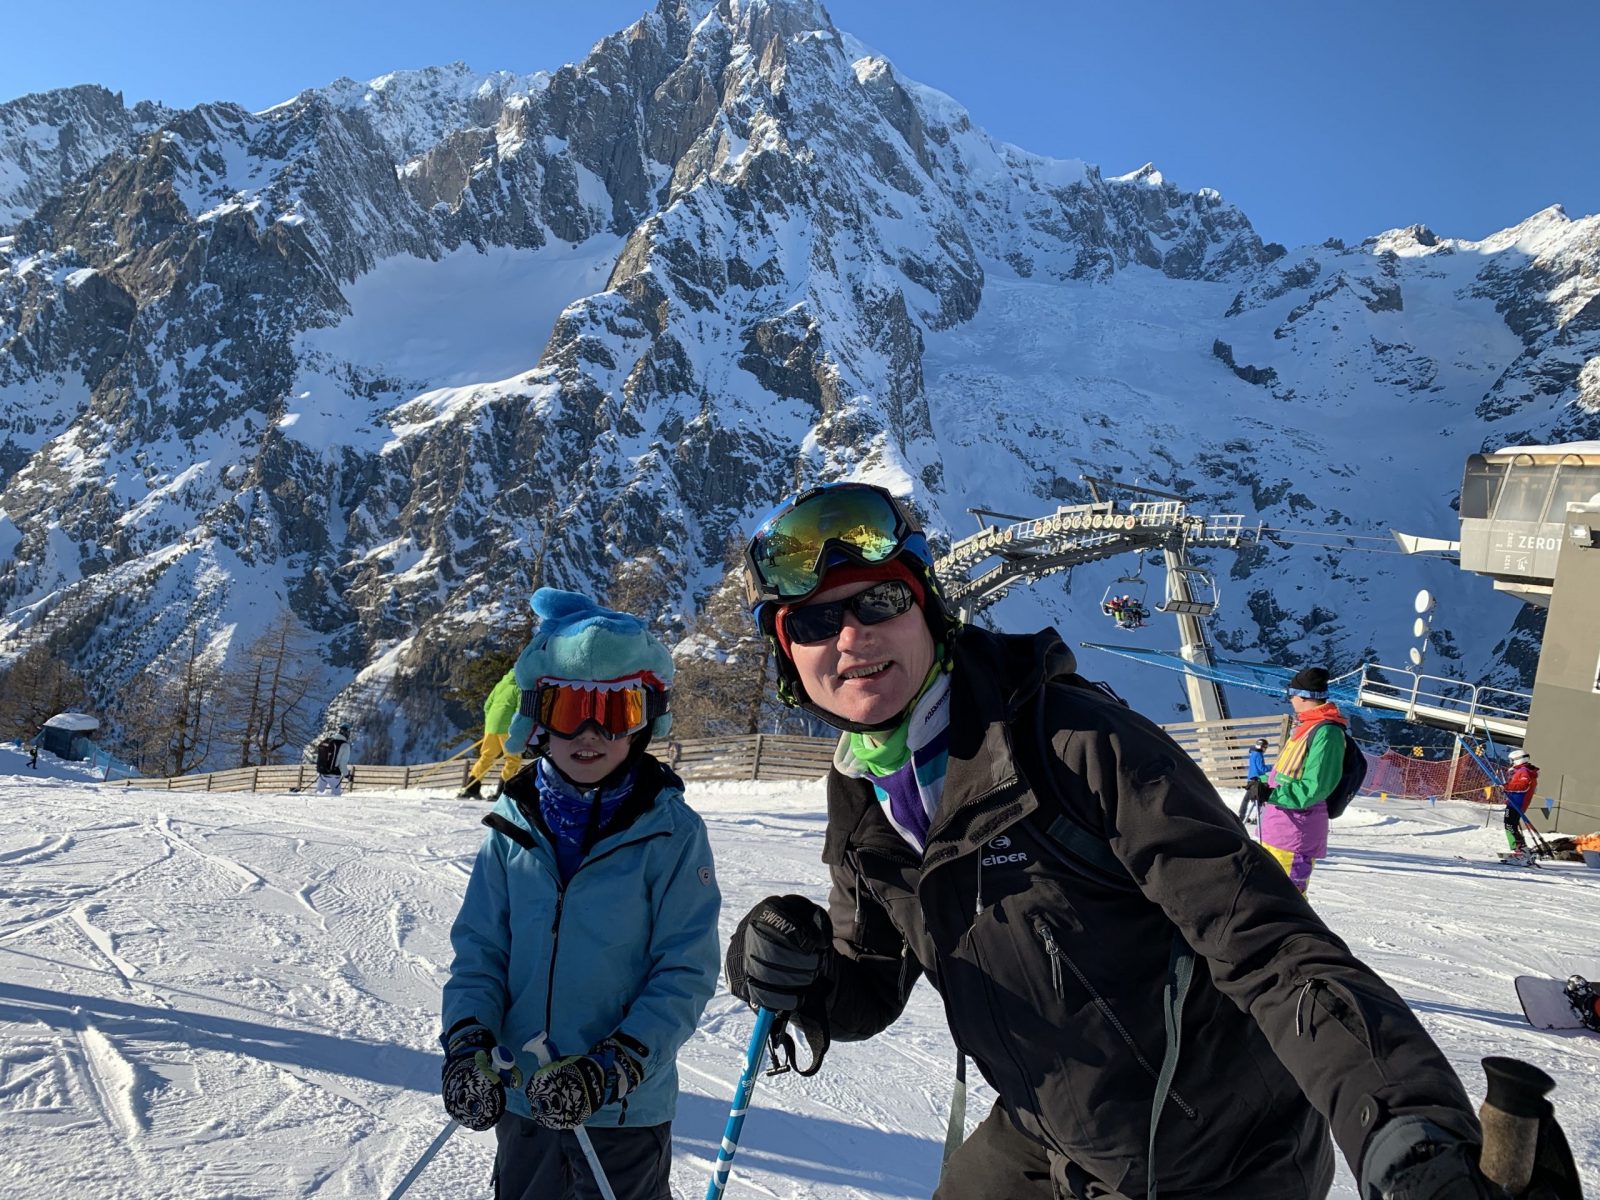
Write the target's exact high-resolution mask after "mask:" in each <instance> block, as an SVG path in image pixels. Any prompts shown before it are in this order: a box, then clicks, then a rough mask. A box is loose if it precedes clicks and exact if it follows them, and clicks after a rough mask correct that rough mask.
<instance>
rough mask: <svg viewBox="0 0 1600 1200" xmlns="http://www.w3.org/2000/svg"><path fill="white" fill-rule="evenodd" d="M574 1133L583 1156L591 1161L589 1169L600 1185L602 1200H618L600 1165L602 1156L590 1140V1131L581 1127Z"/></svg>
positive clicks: (575, 1129) (574, 1130)
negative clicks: (596, 1151)
mask: <svg viewBox="0 0 1600 1200" xmlns="http://www.w3.org/2000/svg"><path fill="white" fill-rule="evenodd" d="M572 1132H573V1135H574V1136H575V1137H577V1139H578V1147H579V1148H580V1149H581V1150H582V1151H583V1156H584V1157H585V1158H587V1159H588V1160H589V1169H590V1170H591V1171H593V1172H594V1181H595V1182H596V1183H597V1184H599V1185H600V1195H601V1197H602V1200H617V1194H616V1193H615V1192H613V1191H612V1190H611V1181H610V1180H609V1179H607V1178H606V1172H605V1168H604V1167H602V1166H601V1165H600V1156H599V1155H598V1154H596V1153H595V1152H594V1143H593V1142H591V1141H590V1140H589V1131H588V1130H587V1129H585V1128H584V1127H583V1126H582V1125H579V1126H577V1127H576V1128H574V1129H573V1131H572Z"/></svg>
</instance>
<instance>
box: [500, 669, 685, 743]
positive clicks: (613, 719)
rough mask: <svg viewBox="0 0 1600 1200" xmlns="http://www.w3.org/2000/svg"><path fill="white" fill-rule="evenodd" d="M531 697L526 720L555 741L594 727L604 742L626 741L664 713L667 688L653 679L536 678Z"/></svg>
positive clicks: (575, 735)
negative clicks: (535, 724)
mask: <svg viewBox="0 0 1600 1200" xmlns="http://www.w3.org/2000/svg"><path fill="white" fill-rule="evenodd" d="M523 696H524V701H525V702H526V700H527V699H528V698H530V697H531V699H532V712H530V713H529V714H528V715H529V716H531V717H532V718H533V719H534V721H535V722H536V723H537V724H538V725H539V727H540V728H542V729H544V730H545V731H546V732H548V733H553V734H555V735H556V736H557V737H564V738H571V737H577V736H578V734H580V733H582V732H583V730H584V729H585V728H586V727H588V726H591V725H592V726H594V728H595V729H596V730H597V731H598V732H599V734H600V736H601V737H603V738H605V739H606V740H608V741H615V740H616V739H618V738H625V737H631V736H632V735H634V734H636V733H638V732H639V731H640V730H642V729H644V728H645V727H646V726H647V725H649V724H650V723H651V722H652V721H654V720H655V719H656V718H657V717H659V716H662V715H663V714H664V713H665V712H666V711H667V694H666V689H665V688H664V687H663V686H662V684H661V681H660V680H659V679H657V678H656V677H655V676H654V675H649V674H646V675H643V676H637V675H636V676H633V677H631V678H628V679H612V680H604V681H597V680H593V679H582V680H569V679H541V680H540V681H539V682H538V684H537V686H535V687H534V689H533V690H532V691H530V692H524V693H523Z"/></svg>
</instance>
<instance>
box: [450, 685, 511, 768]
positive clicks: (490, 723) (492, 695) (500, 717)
mask: <svg viewBox="0 0 1600 1200" xmlns="http://www.w3.org/2000/svg"><path fill="white" fill-rule="evenodd" d="M521 700H522V692H521V690H520V689H519V688H518V687H517V677H516V671H515V670H510V671H507V672H506V673H505V674H504V675H502V676H501V677H500V682H499V683H497V684H495V685H494V687H493V688H491V689H490V691H489V696H488V698H487V699H486V700H484V702H483V741H481V742H479V743H478V745H479V746H480V747H481V748H482V750H481V753H479V755H478V761H477V762H475V763H473V764H472V770H470V771H468V772H467V786H466V787H464V788H462V789H461V790H460V791H459V792H457V793H456V799H457V800H476V799H478V798H480V797H482V795H483V781H484V779H485V778H486V777H487V776H488V774H489V772H490V771H491V770H493V769H494V764H495V760H496V759H499V758H500V757H501V756H504V757H505V760H506V762H505V766H504V767H503V768H501V771H500V780H501V782H502V783H504V782H505V780H507V779H510V778H511V777H512V776H513V775H515V774H516V773H517V772H518V771H520V770H522V755H520V754H506V752H505V750H506V735H507V734H508V733H510V732H511V718H512V717H514V716H516V715H517V705H518V704H519V703H520V702H521Z"/></svg>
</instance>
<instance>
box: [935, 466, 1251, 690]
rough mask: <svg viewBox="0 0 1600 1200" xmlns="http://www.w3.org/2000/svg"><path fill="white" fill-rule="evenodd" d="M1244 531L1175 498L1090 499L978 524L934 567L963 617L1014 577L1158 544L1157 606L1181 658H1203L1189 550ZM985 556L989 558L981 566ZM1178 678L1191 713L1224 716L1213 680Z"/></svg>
mask: <svg viewBox="0 0 1600 1200" xmlns="http://www.w3.org/2000/svg"><path fill="white" fill-rule="evenodd" d="M1095 482H1099V481H1091V487H1092V485H1093V483H1095ZM1134 490H1145V491H1148V489H1134ZM1158 494H1159V493H1158ZM988 515H995V516H999V515H1002V514H988ZM1244 533H1245V530H1244V517H1243V515H1242V514H1240V513H1226V514H1204V515H1202V514H1195V513H1191V512H1190V511H1189V507H1188V505H1187V503H1185V502H1184V501H1183V500H1180V499H1175V498H1174V499H1163V500H1155V501H1136V502H1134V503H1132V504H1129V505H1127V506H1126V507H1119V506H1118V505H1117V503H1116V502H1115V501H1114V500H1099V499H1096V500H1095V501H1093V502H1092V503H1089V504H1073V505H1064V506H1062V507H1059V508H1057V509H1056V511H1055V512H1053V513H1051V514H1050V515H1048V516H1044V517H1037V518H1033V519H1025V518H1023V519H1013V520H1012V523H1011V524H1007V525H991V526H988V527H986V528H984V529H981V530H979V531H978V532H977V533H975V534H972V535H971V536H970V537H965V538H962V539H961V540H960V541H958V542H956V543H955V544H954V545H952V546H951V547H950V551H949V553H947V554H945V555H943V556H942V557H941V558H940V559H939V560H938V561H937V562H936V563H935V564H934V571H935V573H936V574H937V575H938V577H939V582H940V586H941V587H943V589H944V593H945V597H946V599H947V600H948V601H949V603H950V606H951V607H952V608H953V609H955V610H956V612H957V613H958V614H959V615H960V617H961V619H962V620H963V621H970V620H971V619H972V618H973V617H974V616H976V615H977V614H978V613H980V612H982V611H983V610H984V609H986V608H988V607H989V606H990V605H993V604H996V603H998V602H999V601H1000V600H1001V599H1002V598H1003V597H1004V596H1005V594H1006V593H1007V592H1008V591H1009V590H1010V589H1011V588H1012V587H1014V586H1016V585H1017V584H1018V583H1032V582H1034V581H1036V580H1039V579H1044V578H1046V577H1047V576H1050V575H1054V574H1055V573H1056V572H1058V571H1065V570H1068V569H1070V568H1072V567H1075V566H1079V565H1081V564H1083V563H1091V562H1098V561H1100V560H1101V559H1106V558H1112V557H1114V556H1116V555H1118V554H1139V553H1143V552H1145V551H1151V550H1160V551H1161V552H1162V555H1163V558H1164V561H1165V563H1166V572H1167V589H1166V598H1165V599H1164V600H1163V601H1162V603H1160V604H1159V605H1157V609H1158V611H1161V612H1165V613H1171V614H1173V615H1174V616H1176V617H1177V619H1178V629H1179V633H1180V634H1181V639H1182V643H1181V650H1180V653H1181V654H1182V655H1183V657H1184V658H1185V659H1186V660H1187V661H1189V662H1192V663H1196V664H1199V665H1209V664H1210V662H1211V647H1210V643H1209V641H1208V640H1207V638H1206V634H1205V627H1204V624H1203V620H1204V618H1205V617H1206V616H1208V615H1209V614H1210V613H1211V612H1212V611H1213V610H1214V608H1215V602H1214V600H1208V599H1206V598H1203V597H1197V596H1195V595H1194V593H1193V590H1192V587H1191V581H1192V578H1193V576H1194V575H1195V574H1196V573H1197V572H1196V569H1195V568H1194V567H1193V566H1192V565H1191V564H1190V561H1189V557H1188V551H1189V550H1191V549H1232V548H1236V547H1237V546H1238V545H1239V542H1240V539H1241V538H1242V537H1243V536H1244ZM991 559H993V560H995V561H994V563H993V565H991V566H987V567H985V566H984V564H986V563H988V562H989V561H990V560H991ZM979 568H983V569H982V570H979ZM1184 682H1185V686H1186V688H1187V690H1188V693H1189V706H1190V709H1191V710H1192V711H1193V713H1194V716H1195V719H1196V720H1200V721H1208V720H1220V719H1222V718H1224V717H1225V716H1227V706H1226V703H1225V701H1224V700H1223V698H1222V693H1221V690H1220V689H1219V688H1218V687H1217V685H1216V684H1215V683H1213V682H1211V681H1210V680H1207V679H1203V678H1201V677H1199V676H1196V675H1188V676H1186V677H1185V681H1184Z"/></svg>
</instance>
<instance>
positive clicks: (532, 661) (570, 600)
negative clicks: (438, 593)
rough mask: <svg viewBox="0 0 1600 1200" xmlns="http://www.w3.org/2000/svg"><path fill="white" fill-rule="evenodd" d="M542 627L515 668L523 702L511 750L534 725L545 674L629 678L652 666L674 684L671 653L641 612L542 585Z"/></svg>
mask: <svg viewBox="0 0 1600 1200" xmlns="http://www.w3.org/2000/svg"><path fill="white" fill-rule="evenodd" d="M532 604H533V612H534V615H535V616H537V617H538V618H539V627H538V628H537V629H536V630H535V631H534V634H533V637H532V639H531V640H530V641H529V642H528V645H527V647H526V648H525V649H524V650H523V651H522V654H521V656H520V657H518V659H517V665H516V667H515V668H514V670H515V673H516V678H517V687H518V689H519V690H520V691H521V692H522V703H521V705H520V706H519V708H518V711H517V715H516V716H515V717H513V718H512V720H511V732H510V734H509V736H508V737H507V739H506V750H507V751H508V752H510V753H513V754H516V753H520V752H521V751H522V749H523V748H524V747H525V746H526V745H527V744H528V739H529V738H530V737H532V736H533V733H534V731H535V723H534V692H535V689H536V688H537V687H538V684H539V681H540V680H541V679H569V680H595V681H602V680H611V679H626V678H628V677H629V676H632V675H638V674H640V673H641V672H644V671H648V672H650V673H651V674H652V675H654V676H655V677H656V678H657V679H659V680H661V682H662V683H663V684H665V685H666V686H667V687H668V688H671V686H672V676H673V669H672V655H671V654H670V653H669V652H668V651H667V648H666V647H665V646H664V645H662V644H661V639H660V638H658V637H656V636H655V635H654V634H653V633H651V632H650V630H649V629H648V628H647V627H646V626H645V623H644V622H643V621H641V620H640V619H639V618H638V617H635V616H632V615H631V614H629V613H622V612H617V611H615V610H614V609H610V608H602V607H600V605H598V604H596V603H595V602H594V601H593V600H591V599H589V597H587V596H583V595H580V594H579V593H577V592H563V591H561V590H560V589H559V588H540V589H539V590H538V591H537V592H535V593H534V594H533V601H532ZM671 728H672V714H671V713H670V712H669V713H663V714H662V715H661V716H659V717H657V718H656V719H655V720H654V721H653V722H652V723H651V725H650V736H651V738H652V739H653V738H660V737H665V736H666V735H667V731H668V730H669V729H671Z"/></svg>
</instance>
